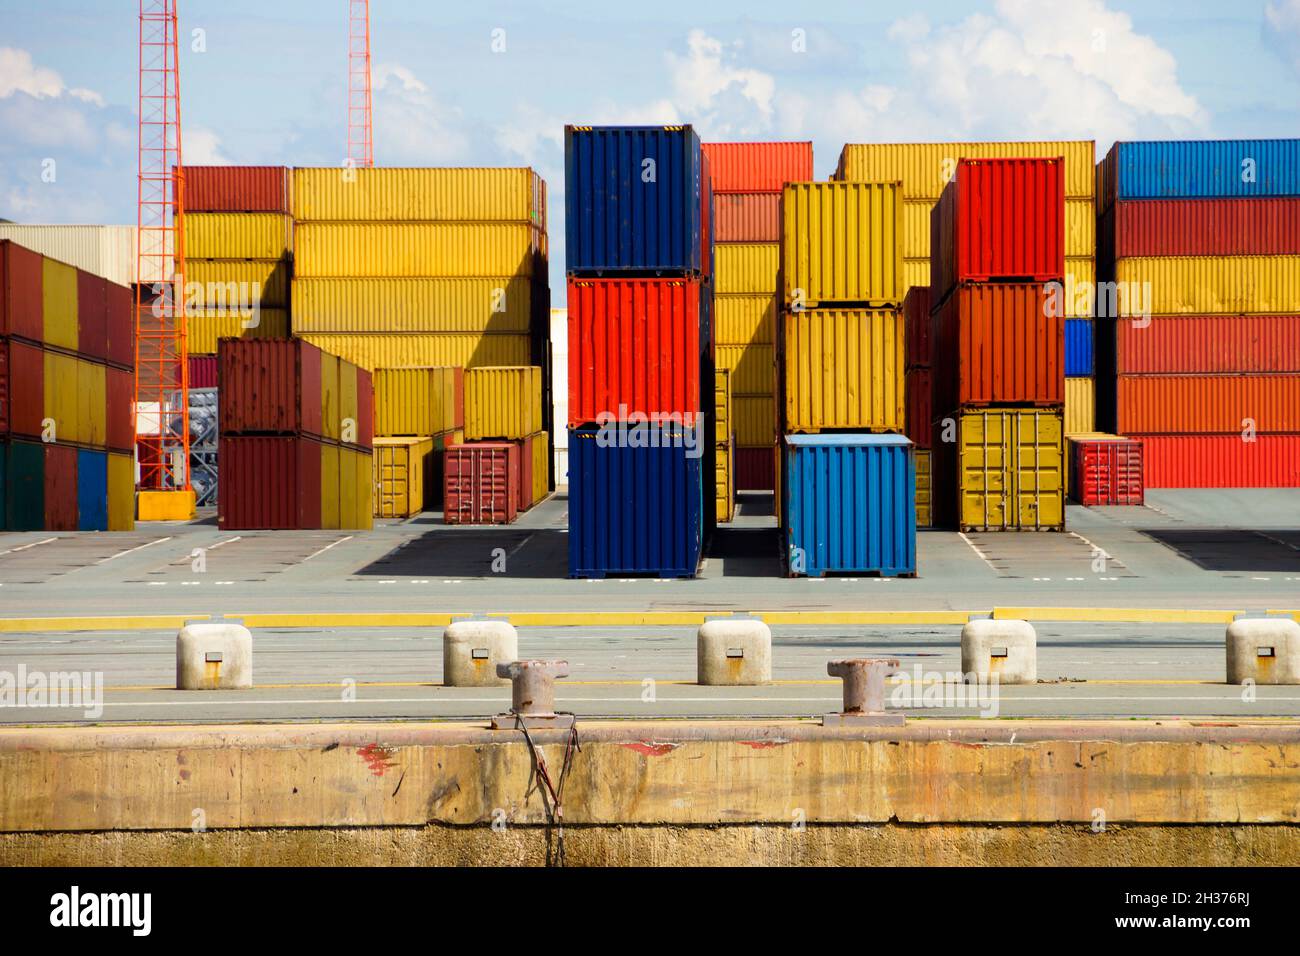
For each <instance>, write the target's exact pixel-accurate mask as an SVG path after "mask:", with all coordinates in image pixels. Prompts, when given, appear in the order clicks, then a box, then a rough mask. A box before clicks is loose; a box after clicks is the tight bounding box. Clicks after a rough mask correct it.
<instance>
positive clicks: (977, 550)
mask: <svg viewBox="0 0 1300 956" xmlns="http://www.w3.org/2000/svg"><path fill="white" fill-rule="evenodd" d="M957 537H959V538H961V539H962V540H963V541H965V542H966V543H967V544H968V545H970V549H971V550H972V551H974V552H975V553H976V554H977V555H979V559H980V560H981V561H983V562H984V563H985V564H987V565H988V566H989V568H991V569H992V570H993V571H994V572H996V573H997V574H999V575H1001V574H1002V572H1001V571H999V570H998V569H997V568H996V567H995V566H994V564H993V562H992V561H990V560H989V559H988V555H986V554H985V553H984V552H983V551H982V550H980V548H979V547H978V546H977V545H976V544H975V542H974V541H972V540H971V539H970V538H968V537H966V532H965V531H958V532H957Z"/></svg>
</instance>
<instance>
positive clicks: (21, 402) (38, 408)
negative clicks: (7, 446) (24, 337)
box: [0, 339, 45, 439]
mask: <svg viewBox="0 0 1300 956" xmlns="http://www.w3.org/2000/svg"><path fill="white" fill-rule="evenodd" d="M0 349H5V350H6V351H7V352H8V356H9V357H8V360H7V363H8V367H9V377H8V383H7V384H6V386H5V389H6V391H7V396H6V398H7V402H6V406H7V416H8V420H9V431H10V433H11V434H14V435H21V436H23V437H25V438H36V439H39V438H40V437H41V432H42V431H43V426H42V424H41V423H42V421H43V420H44V419H45V350H44V349H42V348H41V347H40V346H39V345H36V344H33V343H29V342H19V341H18V340H17V339H10V340H9V341H8V342H7V343H6V342H4V341H3V340H0Z"/></svg>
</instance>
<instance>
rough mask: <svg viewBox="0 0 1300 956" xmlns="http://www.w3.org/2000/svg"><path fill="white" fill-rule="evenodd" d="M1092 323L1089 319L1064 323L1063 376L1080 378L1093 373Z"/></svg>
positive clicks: (1067, 320)
mask: <svg viewBox="0 0 1300 956" xmlns="http://www.w3.org/2000/svg"><path fill="white" fill-rule="evenodd" d="M1092 339H1093V336H1092V322H1091V320H1089V319H1066V321H1065V374H1066V375H1073V376H1080V375H1091V374H1092V373H1093V357H1092V356H1093V347H1092V346H1093V341H1092Z"/></svg>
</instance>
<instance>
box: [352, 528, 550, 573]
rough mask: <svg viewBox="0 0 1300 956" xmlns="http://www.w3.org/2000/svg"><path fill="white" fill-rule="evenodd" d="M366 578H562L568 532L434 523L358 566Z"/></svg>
mask: <svg viewBox="0 0 1300 956" xmlns="http://www.w3.org/2000/svg"><path fill="white" fill-rule="evenodd" d="M356 573H357V574H358V575H362V576H366V577H370V576H378V577H413V578H442V579H444V580H445V579H453V580H455V579H460V578H491V577H496V576H501V577H512V578H567V577H568V575H569V543H568V535H566V534H565V533H564V532H563V531H559V530H556V529H554V528H519V527H515V526H512V525H511V526H503V527H474V528H455V529H449V528H447V527H446V526H444V525H434V526H433V527H431V529H430V530H429V531H427V532H425V533H424V534H421V535H420V536H419V537H416V538H412V539H411V540H409V541H407V542H406V543H405V544H403V545H402V546H400V547H398V548H395V549H394V550H392V551H390V552H388V553H387V554H386V555H384V556H383V557H382V558H379V559H378V560H376V561H372V562H371V563H370V564H368V565H366V566H365V567H363V568H361V569H359V570H358V571H357V572H356Z"/></svg>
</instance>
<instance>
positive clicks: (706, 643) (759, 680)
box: [695, 617, 772, 687]
mask: <svg viewBox="0 0 1300 956" xmlns="http://www.w3.org/2000/svg"><path fill="white" fill-rule="evenodd" d="M695 673H696V680H697V681H698V682H699V683H700V684H705V685H710V686H716V687H746V686H753V685H756V684H767V683H770V682H771V680H772V629H771V628H770V627H768V626H767V625H766V624H764V623H763V622H762V621H760V620H757V619H756V618H744V617H742V618H718V619H717V620H711V621H705V622H704V623H703V624H702V625H701V626H700V630H699V634H698V636H697V637H696V671H695Z"/></svg>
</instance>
